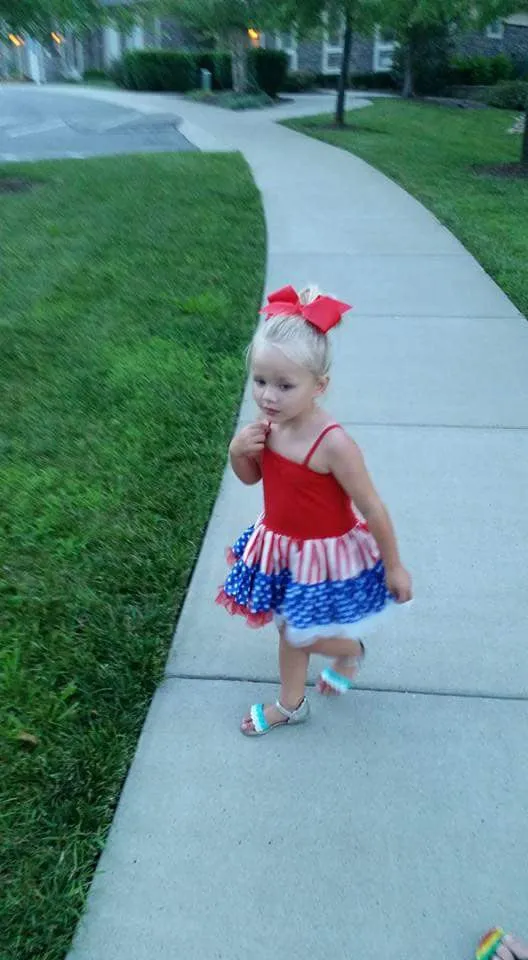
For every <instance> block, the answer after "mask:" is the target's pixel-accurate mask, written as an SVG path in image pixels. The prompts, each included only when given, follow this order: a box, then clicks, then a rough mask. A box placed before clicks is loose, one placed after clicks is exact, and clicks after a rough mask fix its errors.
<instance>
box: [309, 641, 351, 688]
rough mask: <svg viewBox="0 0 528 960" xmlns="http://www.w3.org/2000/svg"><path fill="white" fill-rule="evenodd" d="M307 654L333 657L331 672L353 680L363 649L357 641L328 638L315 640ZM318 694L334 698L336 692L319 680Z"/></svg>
mask: <svg viewBox="0 0 528 960" xmlns="http://www.w3.org/2000/svg"><path fill="white" fill-rule="evenodd" d="M308 651H309V653H319V654H322V656H323V657H334V658H335V659H334V662H333V664H332V670H335V672H336V673H339V674H340V675H341V676H342V677H347V678H348V679H349V680H353V679H354V677H355V676H356V673H357V672H358V666H359V661H360V659H361V657H362V656H363V647H362V645H361V643H360V641H359V640H351V639H349V638H348V637H328V638H325V639H321V640H316V642H315V643H314V644H312V646H311V647H309V648H308ZM318 689H319V693H323V694H325V695H327V696H336V691H335V690H334V689H333V688H332V687H329V686H328V684H327V683H325V682H324V680H323V679H322V678H320V680H319V683H318Z"/></svg>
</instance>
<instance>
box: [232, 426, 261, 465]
mask: <svg viewBox="0 0 528 960" xmlns="http://www.w3.org/2000/svg"><path fill="white" fill-rule="evenodd" d="M268 433H269V426H268V424H267V423H263V421H262V420H258V421H257V422H256V423H250V424H249V426H247V427H243V429H242V430H241V431H240V433H237V435H236V437H233V439H232V441H231V445H230V447H229V452H230V454H231V456H232V457H249V458H250V459H252V460H258V459H259V457H260V455H261V453H262V451H263V449H264V447H265V445H266V438H267V436H268Z"/></svg>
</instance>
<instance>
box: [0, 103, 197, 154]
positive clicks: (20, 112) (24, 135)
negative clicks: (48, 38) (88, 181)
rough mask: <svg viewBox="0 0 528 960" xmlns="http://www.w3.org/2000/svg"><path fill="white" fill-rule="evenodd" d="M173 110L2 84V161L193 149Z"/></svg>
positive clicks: (0, 113)
mask: <svg viewBox="0 0 528 960" xmlns="http://www.w3.org/2000/svg"><path fill="white" fill-rule="evenodd" d="M180 122H181V121H180V117H178V116H176V115H175V114H174V113H155V114H151V115H147V116H146V115H145V114H144V113H141V112H140V111H139V110H135V109H133V108H130V107H123V106H120V105H115V104H112V103H106V102H102V101H99V100H97V99H94V100H91V99H84V98H82V97H72V96H71V94H70V93H58V92H57V93H55V92H54V93H52V94H50V93H46V96H42V95H41V91H40V90H39V89H38V88H35V87H29V86H28V87H27V88H26V87H23V88H21V87H10V86H8V85H6V86H3V87H2V86H0V162H6V161H17V160H45V159H56V158H60V157H72V158H81V157H93V156H101V155H109V154H119V153H155V152H163V151H172V150H193V149H195V148H194V146H193V144H191V143H189V141H188V140H186V139H185V137H184V136H183V135H182V134H181V133H180V132H179V126H180Z"/></svg>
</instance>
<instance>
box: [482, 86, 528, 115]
mask: <svg viewBox="0 0 528 960" xmlns="http://www.w3.org/2000/svg"><path fill="white" fill-rule="evenodd" d="M485 102H486V103H487V104H488V105H489V106H490V107H498V108H499V109H500V110H526V109H528V81H527V80H510V81H509V82H508V83H498V84H497V86H495V87H493V89H492V90H489V91H488V92H487V94H486V95H485Z"/></svg>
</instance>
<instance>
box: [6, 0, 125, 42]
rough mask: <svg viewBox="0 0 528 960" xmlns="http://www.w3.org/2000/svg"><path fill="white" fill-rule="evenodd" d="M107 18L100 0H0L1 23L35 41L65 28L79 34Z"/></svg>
mask: <svg viewBox="0 0 528 960" xmlns="http://www.w3.org/2000/svg"><path fill="white" fill-rule="evenodd" d="M106 17H107V13H106V10H105V7H104V6H103V5H102V4H101V3H100V2H99V0H0V22H2V21H4V23H5V24H7V26H8V28H9V29H10V30H11V31H13V32H15V33H17V32H18V33H22V32H25V33H29V34H30V35H31V36H34V37H36V38H37V39H42V38H43V37H47V36H49V34H50V31H51V30H53V29H64V28H65V27H66V26H69V27H71V28H72V29H73V30H74V31H75V32H82V31H83V30H87V29H89V28H90V27H93V26H94V25H95V24H96V23H100V22H103V21H104V20H105V19H106Z"/></svg>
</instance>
